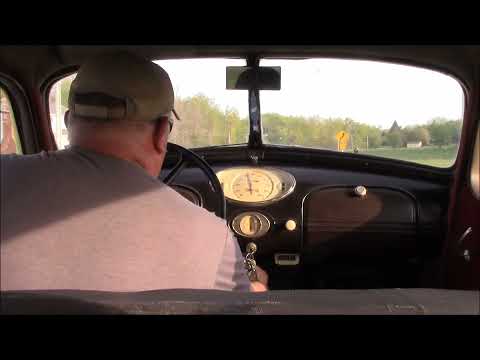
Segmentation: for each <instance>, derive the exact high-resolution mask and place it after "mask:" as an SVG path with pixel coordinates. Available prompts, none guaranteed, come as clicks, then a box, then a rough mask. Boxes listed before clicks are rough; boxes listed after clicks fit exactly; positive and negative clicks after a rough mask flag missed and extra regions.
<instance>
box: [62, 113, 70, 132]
mask: <svg viewBox="0 0 480 360" xmlns="http://www.w3.org/2000/svg"><path fill="white" fill-rule="evenodd" d="M63 122H64V123H65V127H66V128H67V129H68V128H69V126H70V110H67V111H66V112H65V115H64V116H63Z"/></svg>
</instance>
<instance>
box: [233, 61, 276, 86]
mask: <svg viewBox="0 0 480 360" xmlns="http://www.w3.org/2000/svg"><path fill="white" fill-rule="evenodd" d="M249 89H259V90H280V89H281V69H280V66H261V67H250V66H227V90H249Z"/></svg>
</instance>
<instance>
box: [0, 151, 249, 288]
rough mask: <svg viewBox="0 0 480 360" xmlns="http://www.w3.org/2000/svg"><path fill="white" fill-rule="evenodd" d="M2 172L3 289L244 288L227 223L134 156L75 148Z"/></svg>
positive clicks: (26, 158)
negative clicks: (120, 156) (128, 158)
mask: <svg viewBox="0 0 480 360" xmlns="http://www.w3.org/2000/svg"><path fill="white" fill-rule="evenodd" d="M0 176H1V213H0V217H1V224H0V225H1V229H0V234H1V237H0V239H1V243H0V245H1V289H2V290H22V289H84V290H105V291H142V290H154V289H172V288H191V289H222V290H240V291H248V290H249V285H250V283H249V280H248V278H247V276H246V273H245V270H244V268H243V258H242V254H241V251H240V248H239V245H238V243H237V241H236V239H235V237H234V236H233V234H232V232H231V231H230V229H229V228H228V227H227V226H226V223H225V221H224V220H222V219H220V218H218V217H216V216H215V215H214V214H212V213H210V212H208V211H207V210H205V209H203V208H200V207H198V206H196V205H194V204H192V203H191V202H189V201H188V200H186V199H185V198H183V197H182V196H181V195H179V194H178V193H177V192H175V191H174V190H173V189H171V188H170V187H168V186H166V185H165V184H163V183H161V182H160V181H159V180H158V179H156V178H155V177H152V176H150V175H149V174H147V173H146V172H145V171H144V170H143V169H142V168H141V167H140V166H138V165H136V164H134V163H130V162H128V161H124V160H121V159H117V158H114V157H110V156H106V155H101V154H98V153H95V152H93V151H88V150H85V149H81V148H79V147H73V148H70V149H68V150H62V151H56V152H48V153H47V152H42V153H40V154H36V155H23V156H18V155H2V156H1V173H0Z"/></svg>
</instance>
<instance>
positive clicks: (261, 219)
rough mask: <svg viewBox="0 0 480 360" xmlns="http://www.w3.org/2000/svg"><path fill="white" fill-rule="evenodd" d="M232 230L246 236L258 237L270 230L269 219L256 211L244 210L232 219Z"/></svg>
mask: <svg viewBox="0 0 480 360" xmlns="http://www.w3.org/2000/svg"><path fill="white" fill-rule="evenodd" d="M232 228H233V230H234V231H235V232H236V233H237V234H238V235H241V236H244V237H247V238H258V237H261V236H263V235H265V234H266V233H267V232H268V230H270V221H269V220H268V219H267V217H266V216H265V215H263V214H261V213H259V212H256V211H249V212H244V213H241V214H239V215H237V216H236V217H235V218H234V219H233V220H232Z"/></svg>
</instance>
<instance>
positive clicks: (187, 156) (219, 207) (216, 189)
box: [163, 143, 226, 219]
mask: <svg viewBox="0 0 480 360" xmlns="http://www.w3.org/2000/svg"><path fill="white" fill-rule="evenodd" d="M167 151H168V153H176V154H177V157H178V161H177V163H176V164H175V166H174V167H173V168H172V170H171V171H170V173H169V174H168V175H167V176H166V177H165V178H164V179H163V182H164V183H165V184H166V185H170V184H171V183H172V182H173V180H175V178H176V177H177V176H178V175H179V174H180V173H181V172H182V170H183V169H184V168H185V167H187V166H188V165H190V164H193V165H195V166H196V167H198V168H199V169H200V170H202V171H203V173H204V174H205V175H206V176H207V178H208V183H209V186H210V190H211V191H212V192H213V193H214V194H215V197H216V201H215V203H216V209H215V214H216V215H217V216H218V217H221V218H222V219H225V217H226V210H225V196H224V194H223V189H222V186H221V185H220V181H218V178H217V175H215V172H214V171H213V170H212V168H211V167H210V165H208V163H207V162H206V161H205V160H204V159H202V158H201V157H200V156H198V155H197V154H195V153H194V152H193V151H190V150H188V149H186V148H184V147H183V146H180V145H177V144H173V143H168V144H167Z"/></svg>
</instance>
